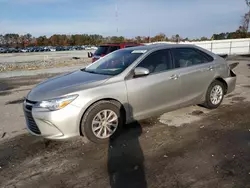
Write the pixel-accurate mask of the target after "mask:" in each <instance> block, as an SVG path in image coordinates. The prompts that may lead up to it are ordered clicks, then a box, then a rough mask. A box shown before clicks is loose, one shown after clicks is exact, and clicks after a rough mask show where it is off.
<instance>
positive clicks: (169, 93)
mask: <svg viewBox="0 0 250 188" xmlns="http://www.w3.org/2000/svg"><path fill="white" fill-rule="evenodd" d="M137 67H143V68H147V69H149V71H150V74H149V75H147V76H144V77H138V78H129V79H128V80H126V86H127V93H128V101H129V104H130V106H131V111H132V112H131V114H132V115H133V117H134V118H135V119H143V118H146V117H149V116H152V115H154V114H158V113H161V112H164V111H168V110H172V109H175V108H178V107H179V103H180V101H181V98H180V80H179V79H178V76H177V75H178V70H176V69H174V67H173V63H172V59H171V54H170V50H168V49H166V50H158V51H155V52H153V53H152V54H150V55H149V56H147V57H146V58H145V59H144V60H142V62H141V63H139V64H138V65H137Z"/></svg>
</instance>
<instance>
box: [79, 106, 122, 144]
mask: <svg viewBox="0 0 250 188" xmlns="http://www.w3.org/2000/svg"><path fill="white" fill-rule="evenodd" d="M123 118H124V117H123V114H122V113H121V105H120V104H119V103H118V102H116V101H99V102H97V103H95V104H94V105H92V106H91V107H90V108H89V109H88V110H87V111H86V113H85V114H84V116H83V119H82V123H81V131H82V133H83V135H84V136H86V137H87V139H89V140H90V141H92V142H95V143H105V142H108V141H109V139H110V138H111V137H114V136H117V135H118V133H119V131H120V129H121V127H122V126H123V122H124V121H123Z"/></svg>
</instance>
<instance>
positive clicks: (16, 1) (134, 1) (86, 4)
mask: <svg viewBox="0 0 250 188" xmlns="http://www.w3.org/2000/svg"><path fill="white" fill-rule="evenodd" d="M116 4H117V8H118V19H117V20H116V17H115V10H116ZM245 12H247V7H246V5H245V1H244V0H154V1H153V0H0V33H2V34H3V33H9V32H11V33H19V34H25V33H31V34H32V35H35V36H38V35H48V36H49V35H51V34H54V33H61V34H76V33H88V34H93V33H96V34H102V35H105V36H107V35H124V36H126V37H135V36H137V35H145V36H146V35H149V33H151V35H155V34H157V33H160V32H163V33H165V34H166V35H167V36H171V35H173V34H180V35H181V36H183V37H186V36H187V37H190V38H196V37H201V36H207V37H211V35H212V34H213V33H220V32H227V31H235V30H236V29H237V28H238V27H239V24H240V21H241V16H243V15H244V13H245ZM117 27H118V28H119V29H118V33H117V31H116V28H117Z"/></svg>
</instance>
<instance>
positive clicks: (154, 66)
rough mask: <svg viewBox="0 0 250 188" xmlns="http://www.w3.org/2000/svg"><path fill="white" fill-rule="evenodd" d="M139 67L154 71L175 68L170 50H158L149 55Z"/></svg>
mask: <svg viewBox="0 0 250 188" xmlns="http://www.w3.org/2000/svg"><path fill="white" fill-rule="evenodd" d="M137 67H143V68H147V69H148V70H149V72H150V74H152V73H158V72H163V71H167V70H170V69H173V65H172V60H171V55H170V51H169V50H158V51H156V52H153V53H151V54H150V55H149V56H147V57H146V58H145V59H144V60H143V61H142V62H141V63H140V64H139V65H138V66H137Z"/></svg>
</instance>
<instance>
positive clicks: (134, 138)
mask: <svg viewBox="0 0 250 188" xmlns="http://www.w3.org/2000/svg"><path fill="white" fill-rule="evenodd" d="M141 134H142V127H141V125H140V124H139V123H138V122H135V123H132V124H130V125H127V126H126V127H125V128H124V129H123V132H122V133H121V135H120V136H119V137H116V138H115V139H110V142H109V149H108V174H109V180H110V186H111V188H123V187H124V188H127V187H140V188H146V187H147V183H146V179H145V178H146V177H145V170H144V155H143V151H142V149H141V146H140V143H139V136H140V135H141Z"/></svg>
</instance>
